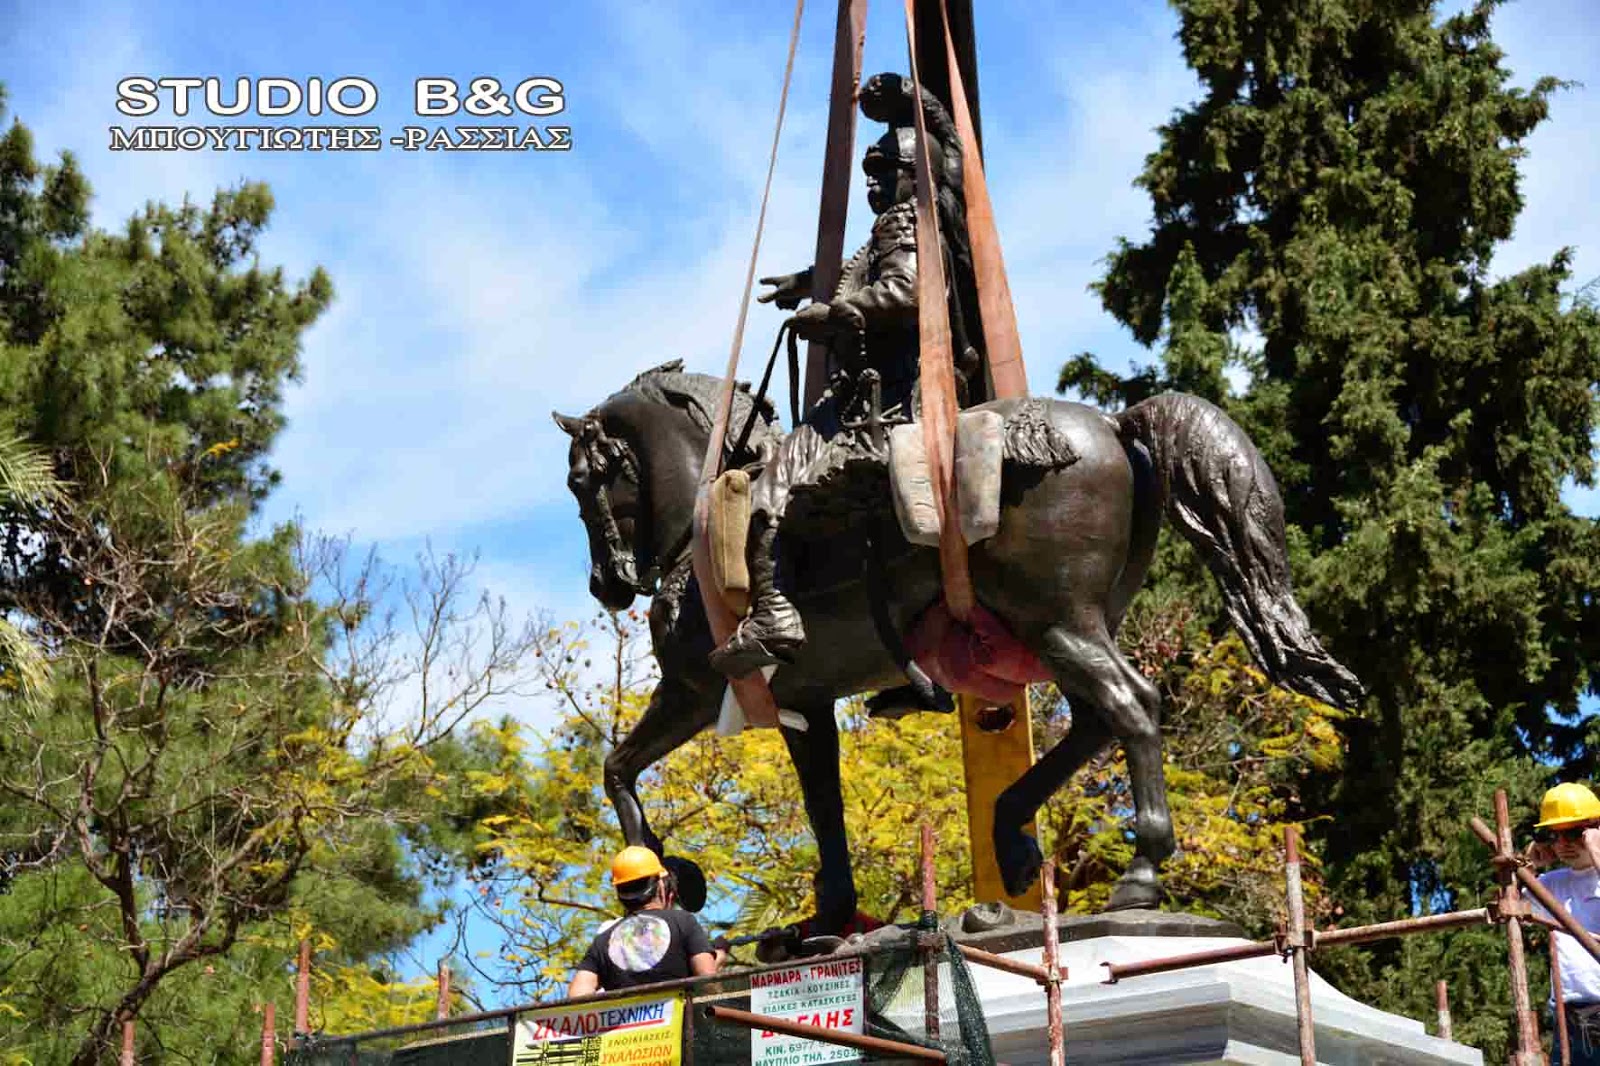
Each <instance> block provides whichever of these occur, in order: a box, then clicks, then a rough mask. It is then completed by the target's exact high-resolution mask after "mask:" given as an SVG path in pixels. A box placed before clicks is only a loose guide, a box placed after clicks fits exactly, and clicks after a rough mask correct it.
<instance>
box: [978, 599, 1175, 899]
mask: <svg viewBox="0 0 1600 1066" xmlns="http://www.w3.org/2000/svg"><path fill="white" fill-rule="evenodd" d="M1038 650H1039V653H1040V655H1041V657H1042V658H1043V659H1044V660H1045V662H1046V663H1047V664H1048V665H1049V666H1050V668H1051V670H1052V671H1053V672H1054V673H1055V675H1056V682H1057V684H1059V685H1060V686H1061V690H1062V691H1063V692H1065V693H1066V694H1067V697H1068V699H1069V700H1070V701H1071V702H1072V706H1073V709H1074V711H1075V712H1076V711H1077V710H1078V709H1079V708H1083V709H1085V710H1087V711H1089V712H1090V714H1092V715H1095V716H1097V717H1099V718H1100V720H1101V722H1102V725H1103V726H1104V727H1105V728H1107V729H1109V731H1110V732H1111V734H1112V735H1113V736H1115V737H1116V739H1118V740H1120V741H1121V742H1122V747H1123V750H1124V751H1125V752H1126V753H1127V757H1128V776H1129V780H1130V784H1131V785H1132V787H1133V806H1134V830H1133V831H1134V858H1133V862H1132V863H1130V864H1129V866H1128V869H1127V871H1126V872H1125V873H1124V874H1123V875H1122V878H1121V880H1119V881H1118V882H1117V887H1116V889H1115V890H1114V891H1113V892H1112V894H1111V902H1110V903H1109V904H1108V908H1107V909H1109V910H1120V909H1123V908H1128V907H1154V906H1156V905H1157V904H1158V903H1159V902H1160V900H1161V888H1160V884H1159V882H1158V880H1157V877H1156V871H1157V869H1158V868H1159V867H1160V865H1161V862H1162V861H1163V860H1164V859H1166V858H1167V856H1169V855H1171V854H1172V852H1173V850H1174V847H1175V845H1176V841H1175V840H1174V838H1173V835H1172V816H1171V815H1170V814H1169V813H1168V811H1167V785H1166V778H1165V777H1164V776H1163V772H1162V765H1161V694H1160V693H1159V692H1158V691H1156V688H1155V686H1154V685H1152V684H1151V683H1150V682H1149V681H1148V680H1146V679H1145V678H1144V677H1143V676H1141V675H1140V673H1139V672H1138V671H1137V670H1135V669H1134V668H1133V666H1132V665H1131V664H1130V663H1129V662H1128V661H1127V660H1126V659H1124V658H1123V657H1122V653H1121V651H1119V650H1118V649H1117V645H1116V642H1115V641H1114V640H1112V638H1111V636H1110V635H1109V634H1108V633H1107V632H1106V630H1105V627H1104V626H1103V625H1101V624H1099V623H1098V622H1096V623H1094V624H1091V625H1086V626H1083V627H1080V628H1079V629H1076V630H1069V629H1067V628H1066V627H1065V626H1053V627H1051V628H1050V629H1049V630H1048V631H1047V632H1046V634H1045V637H1044V640H1043V641H1042V642H1041V645H1040V647H1039V649H1038ZM1077 729H1078V723H1077V722H1076V721H1074V723H1073V731H1074V732H1076V731H1077ZM1069 738H1070V734H1069ZM1064 743H1065V742H1063V744H1064ZM1081 762H1082V760H1080V763H1079V764H1080V765H1081ZM1062 765H1063V766H1064V765H1065V764H1064V763H1063V764H1062ZM1074 768H1075V767H1074ZM1034 769H1038V767H1037V766H1035V768H1034ZM1029 772H1030V773H1032V771H1029ZM1068 774H1070V771H1068ZM1052 776H1053V777H1054V784H1055V786H1056V787H1059V786H1060V785H1062V784H1064V783H1065V782H1066V777H1067V774H1062V773H1061V767H1057V768H1055V771H1054V774H1052ZM1026 779H1027V775H1024V777H1023V780H1024V781H1025V780H1026ZM1045 783H1046V782H1045V781H1041V782H1039V784H1038V785H1036V786H1035V792H1038V791H1042V786H1043V785H1044V784H1045ZM1018 784H1019V785H1020V784H1022V781H1019V782H1018ZM1013 787H1016V786H1013ZM1052 791H1053V789H1052ZM1048 795H1049V793H1048V792H1046V793H1044V795H1043V796H1042V797H1041V798H1040V799H1039V802H1041V803H1042V802H1043V799H1044V798H1048ZM1004 798H1005V797H1004V796H1002V802H1004ZM1030 813H1031V812H1030ZM997 822H998V812H997ZM997 833H998V828H997ZM1002 870H1004V867H1002ZM1007 887H1008V889H1009V888H1010V884H1009V883H1008V885H1007Z"/></svg>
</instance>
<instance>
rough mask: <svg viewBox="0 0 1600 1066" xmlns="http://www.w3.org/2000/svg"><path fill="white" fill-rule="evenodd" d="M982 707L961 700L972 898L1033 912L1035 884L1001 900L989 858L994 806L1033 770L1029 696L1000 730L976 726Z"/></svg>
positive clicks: (1037, 898) (1036, 895)
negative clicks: (1002, 902) (1020, 778)
mask: <svg viewBox="0 0 1600 1066" xmlns="http://www.w3.org/2000/svg"><path fill="white" fill-rule="evenodd" d="M986 707H987V704H985V703H984V702H983V701H981V700H977V699H974V698H973V697H971V696H961V697H960V698H959V702H958V705H957V709H958V712H959V717H960V719H961V758H962V762H963V763H964V764H965V768H966V777H967V831H968V833H969V835H970V837H971V852H972V885H973V894H974V895H975V896H976V897H977V900H978V902H979V903H993V902H996V901H1004V902H1005V903H1007V904H1009V905H1011V906H1012V907H1014V908H1016V909H1018V910H1030V911H1037V910H1038V909H1039V905H1040V895H1039V882H1038V881H1034V883H1033V884H1032V886H1030V887H1029V888H1028V890H1027V891H1026V892H1024V893H1023V894H1022V895H1020V896H1008V895H1006V890H1005V885H1004V884H1003V883H1002V881H1001V880H1000V867H999V865H998V864H996V862H995V858H994V801H995V799H996V798H997V797H998V796H999V795H1000V793H1001V792H1002V791H1003V790H1004V789H1005V788H1006V786H1007V785H1009V784H1011V782H1013V781H1015V780H1016V779H1017V778H1018V777H1020V776H1022V774H1023V773H1024V772H1025V771H1026V770H1027V769H1028V767H1030V766H1032V765H1033V719H1032V717H1031V715H1030V714H1029V711H1028V694H1027V692H1023V694H1022V697H1021V698H1020V699H1018V700H1017V702H1016V703H1015V704H1013V705H1012V711H1013V712H1014V714H1013V716H1012V719H1011V723H1010V724H1009V725H1007V726H1006V727H1005V728H1004V729H1001V730H999V731H990V730H987V729H984V728H983V727H982V726H980V725H979V715H980V712H982V711H983V710H984V709H985V708H986Z"/></svg>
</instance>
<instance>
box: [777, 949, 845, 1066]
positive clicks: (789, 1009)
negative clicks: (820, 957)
mask: <svg viewBox="0 0 1600 1066" xmlns="http://www.w3.org/2000/svg"><path fill="white" fill-rule="evenodd" d="M863 980H864V968H863V966H862V962H861V959H860V958H846V959H834V960H831V961H822V962H811V963H804V964H801V965H799V966H790V967H787V968H785V969H782V970H773V971H771V972H770V973H759V974H752V975H751V978H750V1009H751V1010H752V1011H753V1012H755V1013H756V1014H770V1015H772V1016H773V1017H775V1018H783V1019H784V1020H786V1021H791V1022H799V1023H800V1024H801V1025H815V1026H819V1027H821V1028H823V1029H838V1030H841V1031H843V1032H847V1033H860V1032H861V1031H862V1023H863V1018H862V1015H863V1014H865V1013H866V1009H865V1008H866V995H865V986H864V984H863ZM860 1059H861V1053H860V1052H859V1051H855V1050H853V1049H851V1048H847V1047H839V1046H837V1045H835V1044H822V1043H818V1042H817V1041H815V1040H804V1039H801V1038H799V1037H793V1036H784V1035H781V1034H779V1033H770V1032H759V1031H756V1030H752V1031H751V1033H750V1062H751V1066H812V1064H813V1063H826V1062H858V1061H860Z"/></svg>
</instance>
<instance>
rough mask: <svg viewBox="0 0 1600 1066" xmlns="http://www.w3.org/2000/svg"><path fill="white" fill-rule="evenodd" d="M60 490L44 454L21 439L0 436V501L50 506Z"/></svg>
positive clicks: (61, 486)
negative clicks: (26, 502)
mask: <svg viewBox="0 0 1600 1066" xmlns="http://www.w3.org/2000/svg"><path fill="white" fill-rule="evenodd" d="M63 491H64V487H63V485H62V483H61V482H60V481H59V480H58V479H57V478H56V475H55V468H54V466H53V465H52V464H51V462H50V457H49V456H48V455H47V454H45V453H44V452H43V451H41V450H39V449H38V448H35V447H33V446H32V445H31V444H29V443H28V442H27V441H26V440H24V439H23V438H22V437H0V501H3V502H19V501H23V500H32V501H36V502H40V503H52V502H54V501H56V500H59V499H60V498H61V496H62V493H63Z"/></svg>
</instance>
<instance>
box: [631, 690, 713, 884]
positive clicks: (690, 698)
mask: <svg viewBox="0 0 1600 1066" xmlns="http://www.w3.org/2000/svg"><path fill="white" fill-rule="evenodd" d="M716 714H717V706H716V704H715V703H714V702H712V701H710V700H707V699H704V698H702V697H701V696H700V695H699V694H698V693H697V692H695V691H694V689H692V688H690V687H689V686H688V685H685V684H684V683H683V682H681V681H676V680H673V679H670V678H667V679H663V680H662V682H661V683H660V684H659V685H657V686H656V689H655V691H654V692H652V693H651V694H650V705H649V706H648V707H646V708H645V712H644V715H643V716H642V717H641V718H640V719H639V721H638V724H636V725H635V726H634V727H633V729H632V730H631V731H630V732H629V733H628V735H627V736H626V737H624V738H623V740H622V743H620V744H618V745H617V746H616V747H615V748H613V749H612V750H611V754H609V755H607V756H606V763H605V786H606V798H608V799H609V800H610V801H611V806H612V808H613V809H614V810H615V811H616V812H617V821H618V822H619V823H621V826H622V836H623V839H624V840H626V841H627V842H628V843H629V844H642V845H643V846H645V847H647V848H649V849H650V850H651V851H654V852H655V853H656V854H657V855H660V854H661V853H662V847H661V839H660V838H659V837H657V836H656V835H655V833H654V832H653V831H652V830H651V828H650V822H649V820H648V819H647V818H645V815H644V805H643V804H641V803H640V802H639V794H638V792H637V791H636V786H637V785H638V782H639V775H640V774H642V773H644V772H645V770H647V769H649V768H650V766H651V765H652V764H654V763H655V762H656V761H657V760H659V759H662V758H665V757H666V756H667V755H670V754H671V753H672V752H674V751H676V750H678V749H679V748H681V747H682V746H683V745H684V744H687V743H688V742H689V741H690V740H691V739H693V738H694V736H695V734H696V733H699V732H700V730H702V729H704V728H705V727H706V726H708V725H710V724H711V723H712V722H713V721H714V720H715V719H716Z"/></svg>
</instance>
